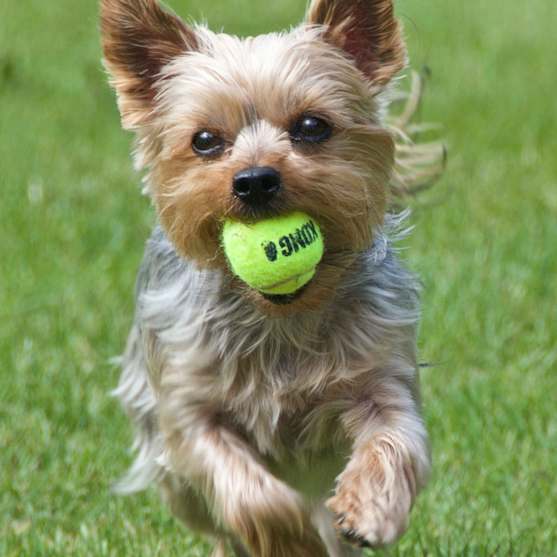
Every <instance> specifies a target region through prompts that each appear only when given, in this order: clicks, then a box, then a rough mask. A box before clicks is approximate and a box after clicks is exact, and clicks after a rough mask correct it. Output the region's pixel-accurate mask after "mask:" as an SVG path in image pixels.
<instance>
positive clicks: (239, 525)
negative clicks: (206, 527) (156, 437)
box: [161, 405, 327, 557]
mask: <svg viewBox="0 0 557 557" xmlns="http://www.w3.org/2000/svg"><path fill="white" fill-rule="evenodd" d="M171 407H172V405H171ZM162 408H165V406H164V405H161V423H162V424H163V432H164V433H166V437H167V438H166V442H167V445H168V446H169V447H170V448H171V450H170V455H169V464H170V466H171V468H172V469H173V470H174V471H175V472H176V473H179V474H180V475H183V476H184V477H186V478H187V480H188V482H189V483H190V484H191V485H192V486H194V488H195V489H196V491H199V492H200V493H202V495H203V496H204V498H205V499H206V501H207V503H208V506H209V507H210V510H211V514H212V515H213V516H215V517H216V519H217V521H218V523H219V524H221V525H222V527H223V528H224V529H225V530H226V531H229V532H231V533H234V534H236V535H237V536H238V537H239V538H240V540H241V541H242V543H243V544H244V546H245V547H246V548H247V549H248V551H249V552H250V553H251V554H252V555H253V557H294V556H296V557H326V556H327V551H326V549H325V547H324V545H323V542H322V541H321V538H320V537H319V534H318V533H317V531H316V530H315V528H314V527H313V526H312V524H311V522H310V520H309V517H308V515H307V512H306V511H305V509H304V505H303V503H302V501H301V499H300V497H299V495H298V494H297V493H296V492H295V491H294V490H292V489H291V488H290V487H289V486H287V485H286V484H285V483H283V482H281V481H280V480H278V479H277V478H275V477H274V476H272V475H271V474H270V473H269V472H268V471H267V469H266V468H265V467H264V465H263V464H262V463H261V461H260V459H259V457H258V456H257V454H256V453H255V452H254V451H253V450H252V449H251V448H250V447H249V446H248V445H247V444H246V443H245V442H244V441H243V440H242V439H241V438H240V437H239V436H238V435H236V434H235V433H234V432H232V431H231V430H229V429H227V428H226V427H224V426H221V425H218V424H217V423H215V418H213V419H211V420H208V419H207V417H206V416H205V417H204V418H201V417H200V416H199V417H198V420H196V422H195V423H196V425H195V428H192V429H190V430H189V431H187V432H185V431H184V429H183V428H179V429H174V428H173V431H172V432H169V431H168V429H166V431H165V428H164V425H165V424H166V425H167V426H168V422H166V418H167V416H165V412H164V411H163V410H162ZM173 416H174V417H175V414H174V413H173ZM190 417H191V416H190ZM169 433H170V435H168V434H169Z"/></svg>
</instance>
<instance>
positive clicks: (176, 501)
mask: <svg viewBox="0 0 557 557" xmlns="http://www.w3.org/2000/svg"><path fill="white" fill-rule="evenodd" d="M100 15H101V33H102V44H103V50H104V63H105V66H106V68H107V70H108V72H109V74H110V76H111V84H112V85H113V87H114V88H115V89H116V93H117V97H118V105H119V109H120V113H121V117H122V124H123V127H124V128H125V129H127V130H134V131H135V133H136V143H135V165H136V168H137V169H139V170H142V169H145V170H146V176H145V178H144V192H145V193H146V194H148V195H149V196H150V197H151V199H152V201H153V203H154V205H155V207H156V210H157V215H158V219H159V224H158V226H157V227H156V229H155V230H154V232H153V234H152V237H151V239H150V240H149V241H148V244H147V249H146V253H145V256H144V259H143V263H142V265H141V269H140V271H139V276H138V279H137V284H136V289H135V299H136V307H137V310H136V315H135V322H134V325H133V328H132V330H131V333H130V336H129V339H128V342H127V347H126V350H125V354H124V357H123V373H122V376H121V380H120V383H119V386H118V388H117V391H116V394H117V395H118V396H119V398H120V399H121V402H122V404H123V406H124V407H125V409H126V410H127V412H128V413H129V415H130V417H131V421H132V423H133V425H134V427H135V431H136V434H137V439H136V448H137V449H138V455H137V458H136V460H135V462H134V464H133V465H132V467H131V469H130V471H129V473H128V475H127V476H126V478H125V479H124V480H123V481H122V482H121V484H120V485H119V490H120V491H121V492H134V491H138V490H142V489H145V488H147V487H148V486H149V485H151V484H153V483H154V484H156V485H157V487H158V489H159V491H160V494H161V496H162V499H163V501H164V503H165V504H166V505H167V506H168V508H169V509H170V511H171V512H172V513H173V514H174V515H175V516H176V517H177V518H178V519H180V521H182V522H183V524H184V525H185V526H186V527H187V529H188V530H190V531H192V532H199V533H201V534H204V535H206V536H208V537H209V538H210V539H212V540H214V542H215V546H214V555H215V556H225V555H230V551H231V549H232V550H233V551H234V553H235V554H236V555H237V556H238V557H246V556H249V555H251V556H253V557H310V556H311V557H326V556H329V557H347V556H350V555H351V556H354V555H359V554H360V553H361V551H362V549H361V548H363V547H371V548H381V547H384V546H386V545H389V544H392V543H394V542H395V541H397V540H398V539H399V538H400V537H401V536H402V534H403V533H404V532H405V530H406V528H407V526H408V519H409V513H410V511H411V509H412V506H413V503H414V500H415V497H416V496H417V494H418V493H419V492H420V490H421V489H422V488H423V487H424V486H425V485H426V483H427V479H428V476H429V473H430V454H429V453H430V450H429V441H428V434H427V431H426V428H425V425H424V420H423V416H422V409H421V399H420V392H419V378H418V367H419V366H418V359H417V348H416V334H417V333H416V329H417V323H418V320H419V288H418V282H417V279H416V278H415V277H414V276H413V274H411V273H410V272H409V271H407V270H406V269H405V268H404V267H403V265H402V264H401V263H400V262H399V260H398V258H397V254H396V247H395V246H394V242H395V240H396V237H397V230H399V229H400V223H399V220H400V219H398V217H395V216H393V215H390V214H389V211H388V206H389V180H390V178H391V175H392V172H393V165H394V161H395V156H394V149H395V147H394V145H395V142H394V139H393V135H392V133H390V131H389V130H388V129H387V128H386V126H385V125H384V118H385V115H386V111H387V108H388V103H387V101H386V100H385V98H386V97H385V94H386V92H387V91H388V89H389V84H390V82H391V81H392V80H393V78H394V77H395V76H396V75H397V74H398V73H399V72H400V71H401V70H402V69H403V68H405V66H406V62H407V60H406V49H405V45H404V42H403V39H402V29H401V24H400V22H399V21H398V20H397V19H396V18H395V15H394V11H393V5H392V2H391V0H312V2H311V4H310V6H309V9H308V12H307V15H306V18H305V21H304V22H303V23H302V24H301V25H300V26H299V27H297V28H295V29H293V30H292V31H290V32H288V33H271V34H268V35H262V36H257V37H248V38H245V39H240V38H237V37H234V36H229V35H225V34H216V33H213V32H211V31H209V30H208V29H207V28H205V27H204V26H193V25H187V24H185V23H184V22H183V21H182V20H180V19H179V18H178V17H176V16H175V15H173V14H171V13H169V12H168V11H167V10H165V9H163V8H162V7H161V6H160V5H159V4H158V3H157V2H156V0H101V3H100ZM271 174H272V176H273V180H274V183H273V187H272V188H270V189H271V190H272V191H265V192H263V193H262V188H263V189H264V187H265V186H264V185H262V184H264V181H265V180H269V179H270V177H269V176H270V175H271ZM239 175H241V176H242V180H243V181H242V187H243V188H244V189H243V191H242V192H240V191H239V189H238V181H239V179H238V176H239ZM262 176H263V178H262ZM292 211H301V212H303V213H304V214H307V215H310V216H311V218H312V219H314V220H315V221H316V222H318V223H319V224H320V227H321V230H322V233H323V238H324V246H325V251H324V255H323V258H322V260H321V262H320V263H319V264H318V266H317V269H316V273H315V275H314V276H313V278H312V279H311V281H310V282H309V283H308V284H307V285H306V286H304V287H303V288H301V289H300V290H299V291H298V292H296V293H293V294H276V295H268V294H264V293H261V292H259V291H257V290H255V289H254V288H252V287H250V286H249V285H248V284H246V283H245V282H243V281H242V280H241V279H240V278H239V277H237V276H234V274H233V273H232V271H231V270H230V267H229V264H228V262H227V258H226V255H225V253H224V252H223V248H222V245H221V234H222V223H223V221H224V220H225V219H233V220H237V221H241V222H253V221H259V220H263V219H268V218H273V217H275V216H278V215H286V214H289V213H290V212H292Z"/></svg>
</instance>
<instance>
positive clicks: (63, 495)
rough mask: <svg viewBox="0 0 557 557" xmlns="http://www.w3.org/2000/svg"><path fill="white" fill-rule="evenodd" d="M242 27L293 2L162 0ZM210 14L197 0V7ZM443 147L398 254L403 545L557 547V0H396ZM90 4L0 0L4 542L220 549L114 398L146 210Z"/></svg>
mask: <svg viewBox="0 0 557 557" xmlns="http://www.w3.org/2000/svg"><path fill="white" fill-rule="evenodd" d="M171 5H172V7H173V8H174V9H175V10H176V11H177V12H178V13H179V14H181V15H182V16H184V17H189V16H192V17H193V18H194V19H199V18H200V17H201V16H203V17H205V18H206V19H207V20H208V21H209V23H210V26H211V27H212V28H213V29H220V28H222V27H223V26H224V27H225V29H226V30H227V31H228V32H232V33H237V34H240V35H249V34H255V33H260V32H265V31H271V30H278V29H280V28H284V27H288V26H289V25H291V24H295V23H296V22H298V21H299V20H300V18H301V17H302V14H303V11H304V7H305V2H304V1H302V0H274V2H272V3H269V2H255V1H254V0H232V1H231V0H228V1H225V0H213V1H212V2H210V3H207V2H205V3H201V2H200V3H196V2H193V1H192V0H188V1H186V0H172V2H171ZM202 10H203V11H202ZM397 10H398V13H399V14H400V15H401V17H402V18H403V19H404V22H405V28H406V36H407V39H408V43H409V47H410V52H411V57H412V60H413V64H414V67H415V68H416V69H418V70H420V69H421V68H423V67H425V66H427V68H428V69H429V73H430V74H431V78H430V80H429V83H428V87H427V91H426V95H425V99H424V103H423V105H422V108H421V113H422V118H423V119H424V121H433V122H440V123H442V124H443V125H444V132H443V133H444V135H445V137H446V141H447V144H448V147H449V153H450V156H449V164H448V168H447V172H446V175H445V177H444V178H443V180H442V181H441V182H440V183H439V184H438V185H437V186H436V189H435V190H434V191H433V192H430V194H429V195H428V196H427V203H426V204H424V205H423V206H421V207H419V208H418V209H417V210H416V212H415V214H414V217H413V224H415V231H414V233H413V235H412V237H411V238H410V240H409V241H408V247H409V249H408V250H407V251H406V252H405V257H406V258H407V260H408V265H409V266H410V267H411V268H412V269H414V270H416V271H417V272H418V273H419V274H420V275H421V277H422V279H423V284H424V296H423V298H424V299H423V302H424V317H423V322H422V327H421V357H422V359H423V360H424V361H429V362H437V363H438V365H436V366H433V367H429V368H426V369H424V371H423V374H422V384H423V391H424V400H425V412H426V418H427V422H428V425H429V430H430V432H431V437H432V447H433V460H434V476H433V480H432V482H431V484H430V486H429V488H428V490H427V491H426V492H425V493H424V494H423V495H422V496H421V497H420V499H419V501H418V504H417V506H416V508H415V510H414V512H413V519H412V524H411V527H410V529H409V531H408V533H407V535H406V536H405V537H404V538H403V540H402V541H401V542H400V543H399V544H398V545H397V546H396V547H395V548H393V549H392V550H391V552H390V553H391V555H392V556H400V557H402V556H408V557H410V556H422V555H424V556H425V555H428V556H489V555H494V556H508V557H511V556H512V557H518V556H526V555H532V556H537V555H540V556H549V555H555V554H557V513H556V509H557V481H556V479H555V471H556V470H557V411H556V395H555V393H556V392H557V374H556V373H555V371H556V366H557V364H556V361H557V309H556V308H557V303H556V297H557V178H556V176H557V135H556V133H555V130H556V129H557V102H556V100H555V91H556V90H557V72H556V71H555V60H556V59H557V42H556V41H555V36H554V35H555V25H556V24H557V6H556V4H555V0H529V2H520V1H519V0H490V1H488V2H486V1H485V0H469V1H468V2H462V1H460V0H444V1H439V0H419V1H418V0H400V1H399V2H398V4H397ZM100 58H101V53H100V47H99V41H98V33H97V6H96V3H95V1H94V0H73V1H67V0H66V1H63V0H19V1H15V0H8V1H3V2H1V3H0V169H1V172H0V256H1V265H0V314H1V316H2V321H1V324H0V555H5V556H9V557H12V556H13V557H16V556H18V557H19V556H22V555H23V556H51V555H75V556H78V557H81V556H91V555H94V556H104V555H113V556H120V555H137V556H151V555H152V556H154V555H161V556H174V555H175V556H196V555H200V556H201V555H207V554H208V551H209V548H208V546H207V545H205V544H204V543H203V542H202V541H201V540H200V539H198V538H196V537H193V536H191V535H188V534H186V533H185V532H184V531H183V530H182V529H181V528H180V527H179V526H178V525H177V524H176V523H175V521H174V520H173V518H172V517H171V516H170V514H169V513H168V512H167V511H166V509H165V508H164V507H163V506H162V505H161V503H160V502H159V499H158V496H157V494H156V493H155V492H154V491H148V492H146V493H142V494H139V495H136V496H133V497H116V496H114V495H112V494H111V492H110V485H111V483H112V482H113V481H114V480H115V479H117V478H118V477H119V476H120V475H121V474H122V473H123V472H124V470H125V469H126V466H127V465H128V464H129V463H130V461H131V455H130V454H129V450H128V447H129V445H130V443H131V440H132V437H131V432H130V428H129V425H128V422H127V419H126V418H125V417H124V415H123V413H122V411H121V410H120V408H119V406H118V404H117V402H116V401H115V400H114V399H112V398H110V397H109V396H108V393H109V391H110V390H111V389H112V388H114V387H115V385H116V384H117V381H118V374H119V371H118V369H117V368H116V367H114V366H113V365H111V364H110V359H111V358H112V357H113V356H115V355H118V354H119V353H120V352H121V351H122V348H123V346H124V342H125V338H126V335H127V332H128V330H129V327H130V324H131V322H132V318H133V303H132V290H133V284H134V279H135V274H136V271H137V268H138V265H139V262H140V259H141V255H142V251H143V246H144V243H145V240H146V239H147V237H148V236H149V231H150V228H151V227H152V225H153V223H154V216H153V212H152V209H151V207H150V206H149V202H148V201H147V200H146V199H145V198H143V197H141V195H140V193H139V185H138V184H139V181H140V176H138V175H137V174H136V173H135V172H134V171H133V170H132V167H131V162H130V157H129V150H130V142H131V136H130V135H129V134H127V133H125V132H123V131H122V130H121V129H120V125H119V119H118V114H117V110H116V106H115V102H114V94H113V92H112V91H111V90H110V89H109V88H108V86H107V85H106V76H105V75H104V73H103V70H102V67H101V64H100Z"/></svg>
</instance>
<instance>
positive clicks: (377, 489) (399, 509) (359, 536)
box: [327, 470, 413, 548]
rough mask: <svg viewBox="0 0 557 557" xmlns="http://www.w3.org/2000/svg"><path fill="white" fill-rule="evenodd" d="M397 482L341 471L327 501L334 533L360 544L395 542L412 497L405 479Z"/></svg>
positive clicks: (404, 524) (401, 531)
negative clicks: (336, 487)
mask: <svg viewBox="0 0 557 557" xmlns="http://www.w3.org/2000/svg"><path fill="white" fill-rule="evenodd" d="M399 482H400V483H398V482H397V480H396V479H395V480H394V481H393V482H392V484H391V485H389V486H386V485H385V483H384V481H382V479H381V477H380V476H373V477H370V476H369V475H367V474H362V473H359V472H358V471H355V470H354V471H345V472H344V473H343V474H342V477H341V479H340V482H339V485H338V489H337V493H336V495H335V496H333V497H331V498H330V499H329V500H328V501H327V506H328V507H329V509H330V510H331V511H333V513H334V514H335V519H334V527H335V530H336V531H337V533H338V535H339V536H340V537H342V538H343V539H344V540H345V541H347V542H348V543H351V544H355V545H358V546H360V547H372V548H379V547H383V546H385V545H390V544H392V543H394V542H396V541H397V540H398V539H399V538H400V537H401V536H402V534H404V532H405V531H406V528H407V527H408V515H409V513H410V509H411V507H412V499H413V497H412V494H411V493H410V491H409V490H408V488H407V482H406V480H405V478H400V479H399Z"/></svg>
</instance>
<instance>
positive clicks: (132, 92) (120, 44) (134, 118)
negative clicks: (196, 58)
mask: <svg viewBox="0 0 557 557" xmlns="http://www.w3.org/2000/svg"><path fill="white" fill-rule="evenodd" d="M100 20H101V35H102V45H103V50H104V62H105V65H106V68H107V69H108V71H109V72H110V74H111V76H112V79H111V84H112V85H113V86H114V87H115V88H116V91H117V93H118V106H119V107H120V113H121V115H122V124H123V126H124V128H126V129H134V128H137V127H138V126H139V125H141V124H142V123H145V122H146V121H147V120H148V118H149V115H150V114H151V112H152V110H153V100H154V97H155V95H156V93H157V85H158V84H160V81H161V79H162V76H161V70H162V68H163V67H164V66H165V65H166V64H168V63H169V62H170V61H171V60H173V59H174V58H176V57H177V56H179V55H180V54H183V53H184V52H187V51H191V50H195V49H196V48H197V44H198V39H197V35H196V33H195V31H194V30H193V29H192V28H191V27H188V26H187V25H186V24H185V23H184V22H183V21H182V20H181V19H179V18H178V17H176V16H174V15H172V14H170V13H168V12H167V11H165V10H163V9H162V8H161V6H160V5H159V4H158V2H157V1H156V0H101V2H100Z"/></svg>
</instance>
